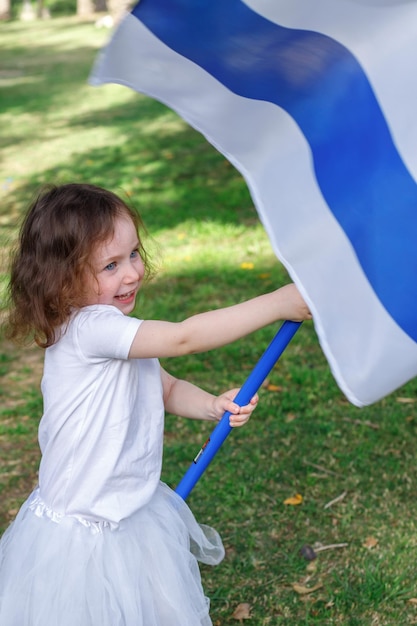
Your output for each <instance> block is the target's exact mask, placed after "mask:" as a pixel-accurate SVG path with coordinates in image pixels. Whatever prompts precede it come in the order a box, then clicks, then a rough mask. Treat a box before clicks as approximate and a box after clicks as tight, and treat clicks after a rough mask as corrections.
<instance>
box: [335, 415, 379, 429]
mask: <svg viewBox="0 0 417 626" xmlns="http://www.w3.org/2000/svg"><path fill="white" fill-rule="evenodd" d="M342 420H343V421H344V422H349V423H350V424H355V425H356V426H368V428H373V429H374V430H379V424H374V423H373V422H370V421H369V420H353V419H351V418H350V417H343V418H342Z"/></svg>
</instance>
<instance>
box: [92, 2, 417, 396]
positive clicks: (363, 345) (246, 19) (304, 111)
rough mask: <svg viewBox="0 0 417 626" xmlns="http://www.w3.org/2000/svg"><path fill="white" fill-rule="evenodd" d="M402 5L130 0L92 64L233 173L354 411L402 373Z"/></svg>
mask: <svg viewBox="0 0 417 626" xmlns="http://www.w3.org/2000/svg"><path fill="white" fill-rule="evenodd" d="M416 24H417V2H413V1H410V0H245V1H242V0H141V1H140V2H139V3H138V4H137V5H136V6H135V8H134V9H133V10H132V12H131V13H130V14H128V15H127V16H126V17H125V18H124V20H123V21H122V22H121V23H120V25H119V26H118V27H117V29H116V30H115V32H114V34H113V36H112V37H111V40H110V42H109V44H108V46H107V47H106V48H105V50H104V51H103V52H102V53H101V55H100V56H99V58H98V59H97V62H96V65H95V67H94V69H93V72H92V75H91V77H90V82H91V83H92V84H95V85H98V84H102V83H106V82H113V83H120V84H122V85H126V86H128V87H131V88H133V89H135V90H136V91H139V92H142V93H145V94H147V95H149V96H151V97H153V98H155V99H157V100H159V101H161V102H163V103H165V104H166V105H167V106H168V107H170V108H171V109H173V110H175V111H176V112H177V113H178V114H179V115H180V116H182V118H183V119H184V120H186V121H187V123H189V124H190V125H191V126H193V127H194V128H196V129H197V130H199V131H200V132H201V133H203V135H204V136H205V137H206V138H207V140H208V141H209V142H211V143H212V144H213V145H214V146H215V147H216V148H217V149H218V150H219V151H220V152H221V153H222V154H224V155H225V157H226V158H227V159H229V161H230V162H231V163H232V164H234V166H235V167H236V168H237V169H238V170H239V171H240V172H241V174H242V175H243V176H244V178H245V180H246V182H247V184H248V187H249V190H250V192H251V195H252V198H253V200H254V204H255V206H256V209H257V211H258V214H259V217H260V219H261V221H262V223H263V225H264V227H265V229H266V232H267V234H268V236H269V238H270V241H271V243H272V246H273V249H274V251H275V253H276V255H277V257H278V258H279V259H280V261H281V262H282V263H283V264H284V266H285V267H286V269H287V270H288V273H289V275H290V276H291V278H292V279H293V280H294V282H295V283H296V284H297V286H298V288H299V289H300V291H301V293H302V295H303V296H304V298H305V300H306V301H307V303H308V304H309V306H310V308H311V311H312V313H313V317H314V324H315V328H316V331H317V334H318V337H319V340H320V344H321V346H322V349H323V351H324V353H325V355H326V357H327V359H328V362H329V365H330V367H331V370H332V372H333V374H334V376H335V379H336V381H337V383H338V384H339V386H340V388H341V390H342V391H343V392H344V393H345V395H346V396H347V398H348V399H349V400H350V401H351V402H353V403H354V404H356V405H357V406H363V405H367V404H371V403H373V402H375V401H377V400H379V399H380V398H382V397H383V396H385V395H387V394H389V393H391V392H392V391H394V390H395V389H397V388H398V387H400V386H401V385H403V384H404V383H405V382H406V381H408V380H410V379H411V378H413V377H414V376H415V375H416V373H417V287H416V285H417V280H416V279H417V239H416V235H417V185H416V176H417V113H416V111H417V78H416V68H417V37H416V34H415V32H416V31H415V28H416V26H415V25H416Z"/></svg>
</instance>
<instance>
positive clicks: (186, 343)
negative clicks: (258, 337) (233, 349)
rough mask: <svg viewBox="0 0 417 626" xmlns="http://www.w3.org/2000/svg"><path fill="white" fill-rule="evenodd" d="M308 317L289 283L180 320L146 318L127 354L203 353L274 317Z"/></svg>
mask: <svg viewBox="0 0 417 626" xmlns="http://www.w3.org/2000/svg"><path fill="white" fill-rule="evenodd" d="M310 318H311V314H310V311H309V310H308V308H307V305H306V304H305V302H304V300H303V299H302V298H301V296H300V294H299V292H298V289H297V288H296V287H295V285H293V284H290V285H286V286H285V287H281V288H280V289H277V290H276V291H273V292H271V293H267V294H265V295H262V296H258V297H257V298H253V299H252V300H247V301H246V302H242V303H241V304H236V305H234V306H230V307H227V308H224V309H217V310H214V311H208V312H207V313H200V314H199V315H193V316H192V317H189V318H188V319H186V320H184V321H183V322H178V323H174V322H162V321H154V320H145V321H144V322H142V324H141V325H140V327H139V329H138V331H137V333H136V336H135V338H134V340H133V342H132V346H131V348H130V352H129V357H130V358H151V357H158V358H162V357H172V356H181V355H184V354H194V353H197V352H205V351H207V350H212V349H213V348H218V347H220V346H224V345H226V344H228V343H232V342H233V341H236V340H237V339H240V338H241V337H244V336H245V335H249V334H250V333H252V332H254V331H255V330H258V329H259V328H263V327H264V326H268V324H272V323H273V322H275V321H277V320H287V319H288V320H293V321H302V320H305V319H310Z"/></svg>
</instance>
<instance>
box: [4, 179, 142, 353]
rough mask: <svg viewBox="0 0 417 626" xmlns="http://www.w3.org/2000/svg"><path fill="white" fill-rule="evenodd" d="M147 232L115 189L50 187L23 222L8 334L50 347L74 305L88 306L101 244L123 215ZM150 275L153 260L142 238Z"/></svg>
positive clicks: (14, 259) (12, 277)
mask: <svg viewBox="0 0 417 626" xmlns="http://www.w3.org/2000/svg"><path fill="white" fill-rule="evenodd" d="M121 215H127V216H129V217H130V218H131V219H132V222H133V223H134V225H135V228H136V230H137V232H138V234H139V231H141V232H144V225H143V223H142V220H141V218H140V217H139V215H138V213H137V212H136V211H135V210H134V209H132V208H130V207H129V206H128V205H127V204H126V203H125V202H123V200H121V199H120V198H119V197H118V196H117V195H116V194H114V193H112V192H111V191H107V190H105V189H102V188H101V187H96V186H94V185H88V184H77V183H70V184H65V185H60V186H49V187H46V188H44V189H43V190H42V191H41V193H40V194H39V196H38V197H37V198H36V200H35V201H34V202H33V204H32V205H31V206H30V208H29V211H28V213H27V215H26V217H25V219H24V221H23V224H22V226H21V229H20V235H19V240H18V246H17V249H16V252H15V254H14V256H13V257H12V263H11V275H10V283H9V301H10V302H9V303H10V308H9V314H8V323H7V335H8V337H9V338H11V339H13V340H15V341H19V340H25V339H28V338H29V339H33V340H34V341H35V342H36V343H37V344H38V345H39V346H41V347H43V348H47V347H48V346H51V345H53V344H54V343H55V342H56V341H57V338H58V334H57V331H58V329H60V328H61V327H62V326H63V325H65V324H66V323H68V321H69V318H70V315H71V312H72V310H73V309H74V308H79V307H81V306H83V302H84V300H85V277H86V272H87V271H92V267H91V265H90V258H91V254H92V252H93V250H94V249H95V247H96V246H97V245H98V244H100V243H103V242H105V241H107V240H108V239H111V237H112V236H113V234H114V223H115V220H116V218H117V217H120V216H121ZM139 241H140V244H139V252H140V254H141V257H142V260H143V262H144V265H145V268H146V270H147V273H149V263H148V260H147V256H146V252H145V250H144V248H143V244H142V241H141V238H140V237H139Z"/></svg>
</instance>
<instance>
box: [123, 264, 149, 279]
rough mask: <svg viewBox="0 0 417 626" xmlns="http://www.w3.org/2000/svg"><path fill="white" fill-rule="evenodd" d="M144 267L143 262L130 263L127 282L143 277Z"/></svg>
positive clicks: (126, 274) (126, 273)
mask: <svg viewBox="0 0 417 626" xmlns="http://www.w3.org/2000/svg"><path fill="white" fill-rule="evenodd" d="M143 273H144V267H143V263H142V262H140V263H139V262H136V263H130V264H129V265H128V266H127V269H126V272H125V276H124V279H125V282H127V283H133V282H136V281H138V280H140V279H141V278H142V277H143Z"/></svg>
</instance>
